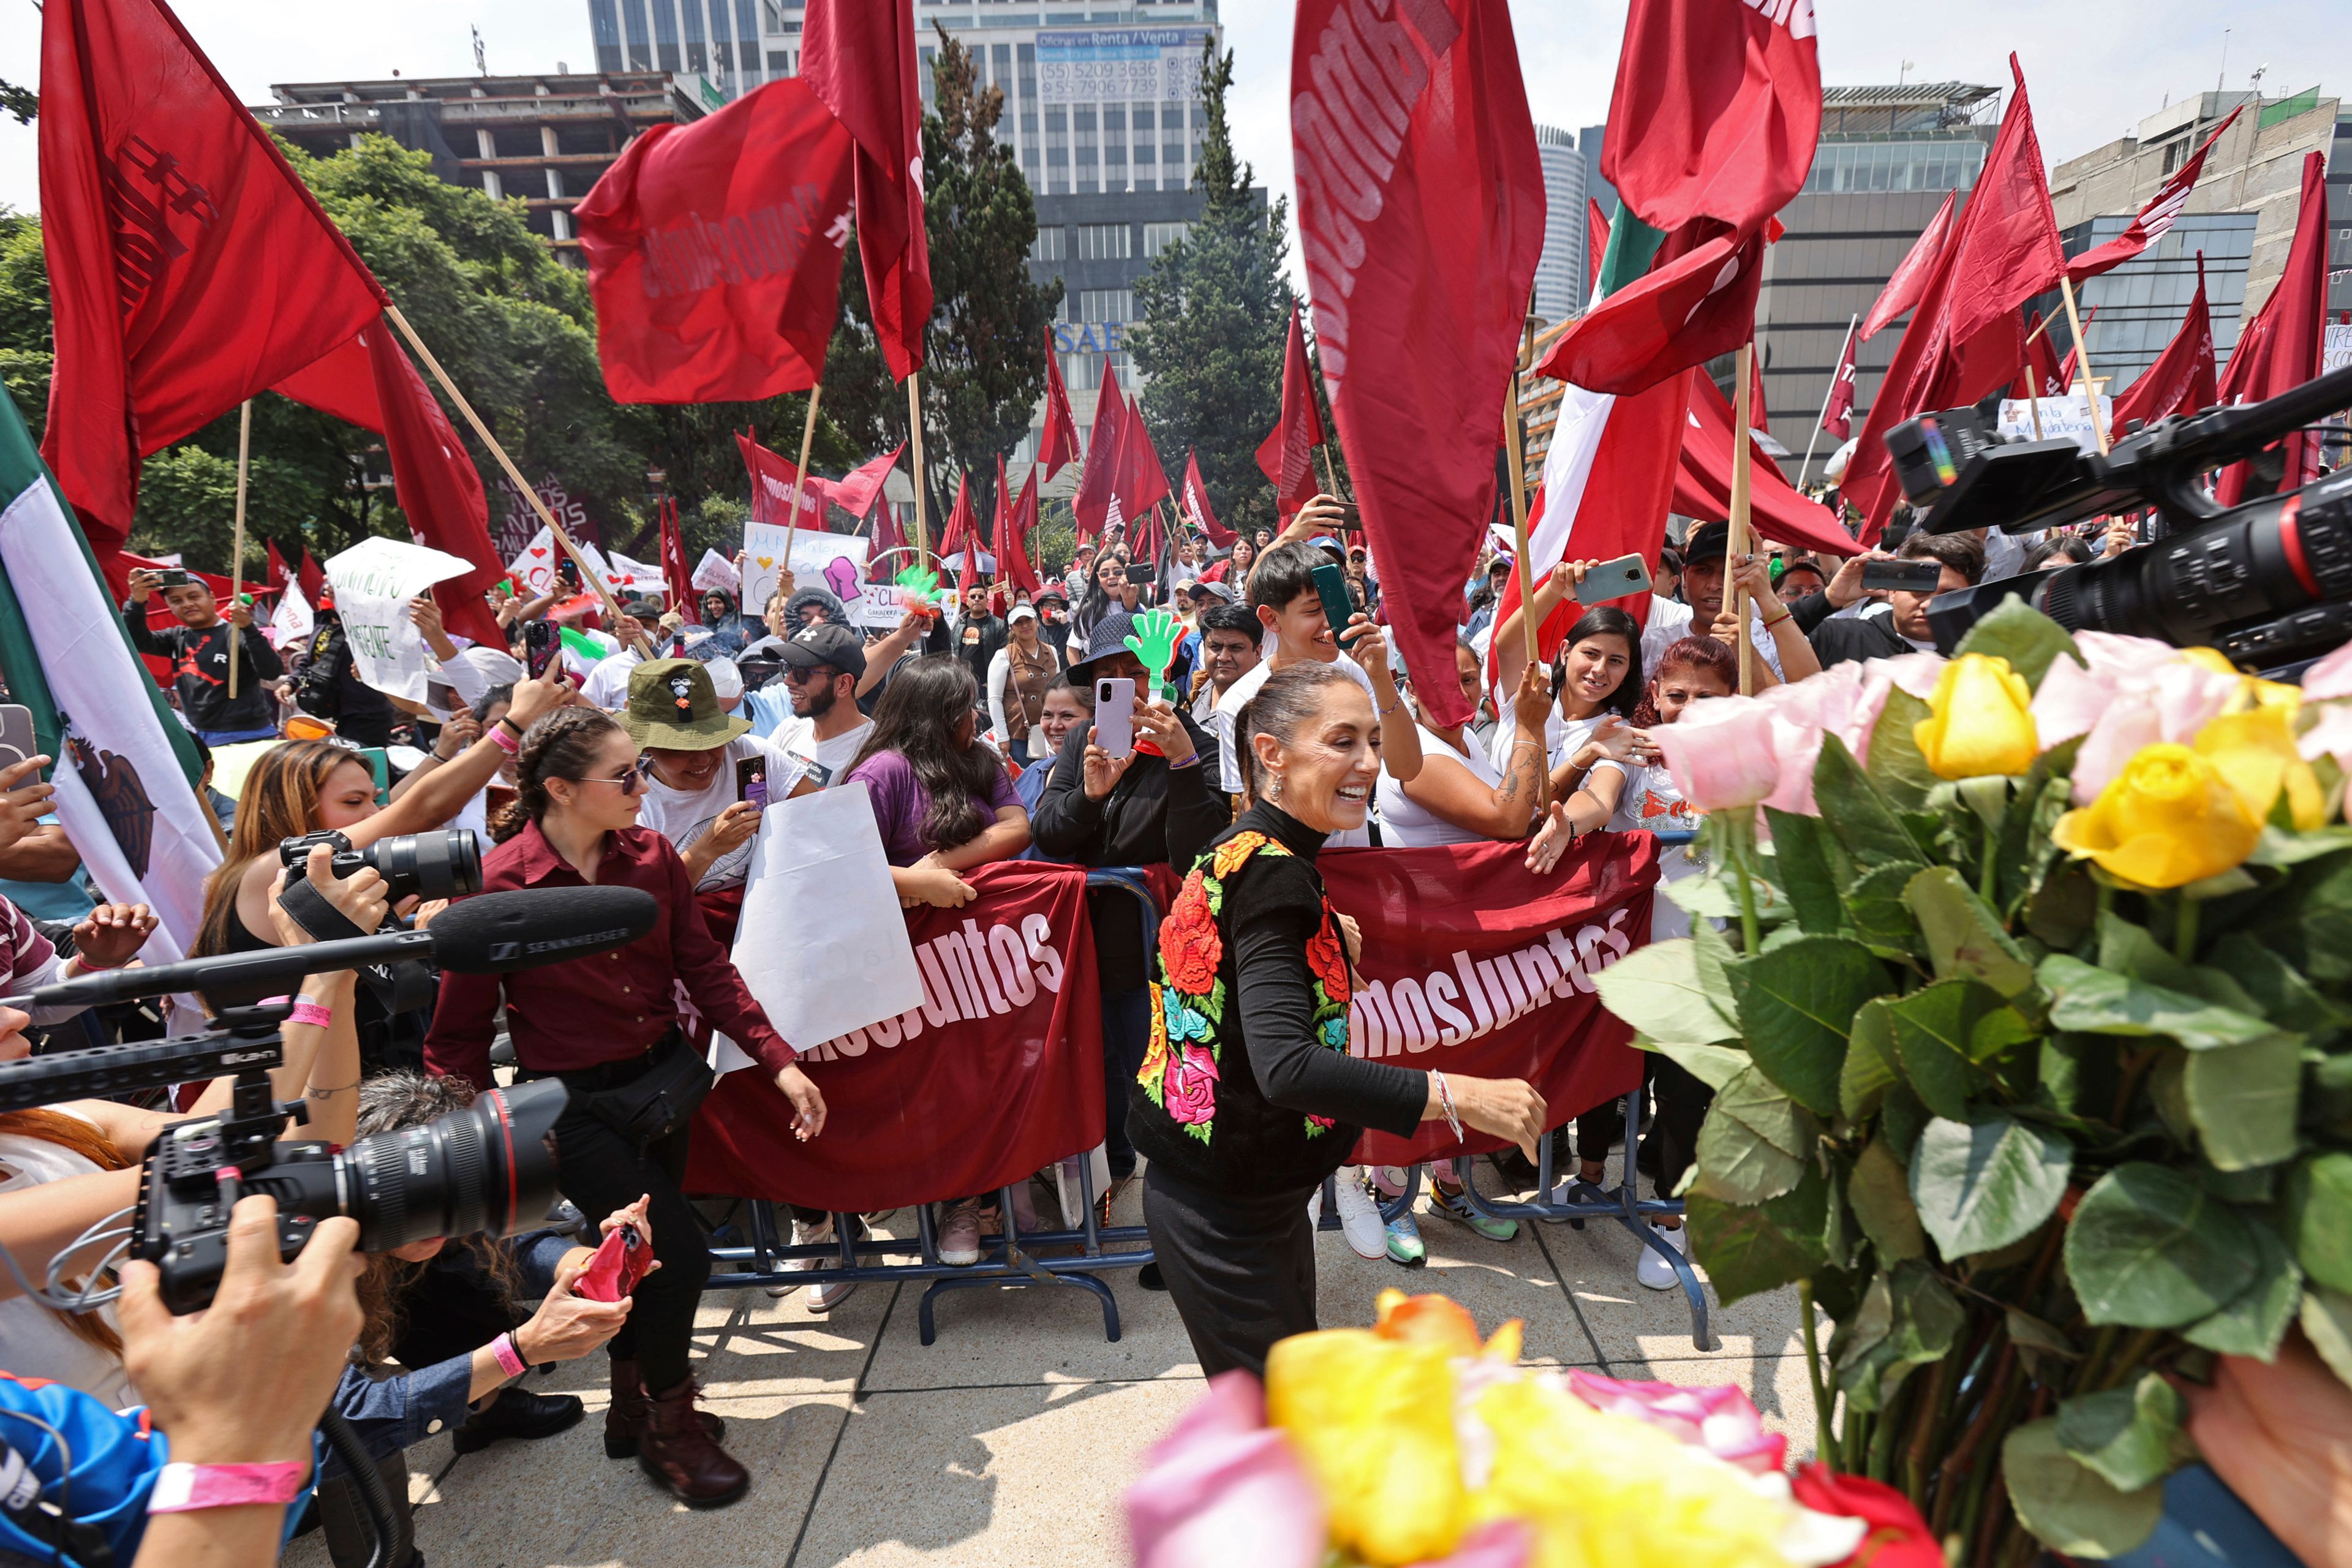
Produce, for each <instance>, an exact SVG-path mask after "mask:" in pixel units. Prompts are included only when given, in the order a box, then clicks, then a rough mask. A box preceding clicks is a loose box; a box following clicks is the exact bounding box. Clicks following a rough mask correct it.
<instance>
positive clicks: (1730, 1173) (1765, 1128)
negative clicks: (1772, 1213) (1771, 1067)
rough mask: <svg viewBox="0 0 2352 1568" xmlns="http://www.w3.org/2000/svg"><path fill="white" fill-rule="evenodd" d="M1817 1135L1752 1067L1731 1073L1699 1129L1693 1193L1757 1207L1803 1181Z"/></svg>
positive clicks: (1810, 1122)
mask: <svg viewBox="0 0 2352 1568" xmlns="http://www.w3.org/2000/svg"><path fill="white" fill-rule="evenodd" d="M1818 1136H1819V1132H1818V1130H1817V1129H1816V1128H1815V1126H1814V1124H1813V1119H1812V1118H1811V1116H1808V1115H1807V1114H1806V1113H1805V1112H1804V1111H1803V1110H1801V1109H1799V1107H1798V1105H1797V1103H1796V1102H1795V1101H1794V1100H1790V1098H1789V1097H1788V1096H1787V1095H1785V1094H1782V1093H1781V1092H1780V1090H1779V1089H1775V1088H1773V1087H1772V1086H1771V1084H1769V1083H1768V1082H1766V1081H1765V1079H1764V1077H1763V1075H1762V1074H1761V1073H1759V1072H1758V1071H1757V1070H1756V1069H1755V1068H1752V1067H1749V1068H1743V1069H1742V1070H1741V1071H1740V1072H1738V1073H1737V1074H1735V1075H1734V1076H1733V1077H1732V1078H1731V1079H1729V1080H1728V1081H1727V1083H1726V1084H1725V1085H1724V1086H1723V1089H1722V1090H1721V1091H1720V1092H1718V1093H1717V1095H1716V1098H1715V1102H1714V1103H1713V1104H1712V1105H1710V1106H1708V1107H1707V1111H1706V1121H1704V1122H1702V1123H1701V1124H1700V1126H1699V1130H1698V1148H1697V1151H1696V1152H1697V1156H1698V1185H1697V1187H1696V1189H1694V1190H1696V1191H1698V1192H1703V1193H1705V1194H1706V1195H1707V1196H1708V1197H1711V1198H1719V1199H1721V1200H1722V1201H1724V1202H1726V1203H1734V1204H1760V1203H1762V1202H1763V1201H1764V1200H1765V1199H1767V1198H1777V1197H1779V1196H1780V1194H1783V1193H1787V1192H1793V1191H1794V1190H1795V1189H1796V1186H1797V1184H1798V1183H1800V1182H1801V1181H1802V1180H1804V1176H1805V1172H1806V1170H1807V1169H1808V1166H1807V1157H1808V1156H1810V1155H1811V1152H1812V1147H1813V1142H1814V1140H1815V1139H1816V1138H1817V1137H1818Z"/></svg>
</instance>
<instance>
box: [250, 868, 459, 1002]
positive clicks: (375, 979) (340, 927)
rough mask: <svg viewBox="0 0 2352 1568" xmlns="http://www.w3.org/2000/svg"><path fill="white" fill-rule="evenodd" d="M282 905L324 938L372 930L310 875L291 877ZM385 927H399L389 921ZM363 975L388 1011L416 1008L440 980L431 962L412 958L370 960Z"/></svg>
mask: <svg viewBox="0 0 2352 1568" xmlns="http://www.w3.org/2000/svg"><path fill="white" fill-rule="evenodd" d="M278 908H279V909H282V910H285V911H286V912H287V913H288V914H289V915H290V916H292V917H293V920H294V923H295V924H296V925H298V926H300V927H301V928H302V929H303V930H304V931H309V932H310V935H311V936H312V937H313V938H315V939H317V940H318V941H320V942H341V941H345V940H348V939H349V938H352V937H355V936H366V935H369V934H370V933H369V932H367V931H362V930H361V929H360V928H359V927H358V926H357V925H356V924H354V923H353V922H352V919H351V917H350V916H348V915H346V914H344V913H343V911H342V910H339V909H337V908H335V906H334V904H333V903H332V902H331V901H330V900H328V898H327V895H326V894H324V893H322V892H320V891H319V889H317V888H315V887H312V886H311V885H310V879H309V878H308V877H304V878H301V879H299V880H295V881H289V883H287V885H286V890H285V891H284V892H282V893H280V894H278ZM384 929H385V930H387V931H391V930H394V929H397V928H396V927H395V926H394V925H393V924H392V923H390V922H387V923H386V925H385V927H384ZM359 974H360V979H361V981H362V984H365V985H366V986H367V988H368V994H370V995H372V996H373V997H374V998H375V1000H376V1002H377V1004H378V1005H381V1006H382V1007H383V1010H384V1011H385V1012H386V1013H388V1014H393V1013H406V1012H413V1011H415V1009H417V1008H419V1007H422V1006H424V1005H425V1004H426V1003H428V1002H430V1001H431V1000H432V999H433V993H434V991H435V989H436V985H437V984H438V982H437V981H436V978H435V976H434V973H433V971H432V969H431V968H430V966H428V965H426V964H424V963H416V962H415V961H413V960H412V961H410V962H408V963H370V964H363V965H362V966H361V968H360V971H359Z"/></svg>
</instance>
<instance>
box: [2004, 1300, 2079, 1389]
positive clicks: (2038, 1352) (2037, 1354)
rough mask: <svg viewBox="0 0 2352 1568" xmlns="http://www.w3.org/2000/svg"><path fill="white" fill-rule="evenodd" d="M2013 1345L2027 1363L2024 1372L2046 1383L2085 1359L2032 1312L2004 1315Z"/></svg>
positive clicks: (2057, 1332) (2010, 1311)
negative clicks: (2069, 1364)
mask: <svg viewBox="0 0 2352 1568" xmlns="http://www.w3.org/2000/svg"><path fill="white" fill-rule="evenodd" d="M2004 1317H2005V1322H2006V1325H2007V1327H2008V1330H2009V1339H2010V1342H2011V1344H2013V1345H2015V1346H2016V1347H2017V1353H2018V1355H2019V1356H2020V1357H2021V1358H2022V1359H2023V1360H2024V1362H2025V1370H2026V1371H2028V1372H2030V1373H2032V1374H2033V1375H2034V1376H2035V1377H2037V1378H2039V1379H2041V1380H2042V1382H2044V1383H2049V1382H2052V1381H2053V1380H2055V1379H2057V1378H2059V1377H2061V1376H2063V1373H2064V1370H2065V1368H2066V1366H2067V1364H2068V1363H2073V1362H2078V1361H2081V1360H2082V1359H2083V1352H2081V1351H2080V1350H2079V1349H2077V1348H2076V1347H2075V1344H2074V1341H2072V1340H2070V1339H2068V1338H2067V1337H2066V1336H2065V1335H2064V1334H2063V1333H2061V1332H2060V1331H2058V1330H2057V1329H2055V1328H2053V1327H2052V1326H2051V1325H2050V1324H2048V1323H2045V1322H2043V1321H2042V1320H2041V1319H2039V1318H2037V1317H2035V1316H2033V1315H2032V1313H2031V1312H2021V1311H2019V1310H2017V1309H2016V1308H2014V1307H2011V1308H2010V1309H2009V1310H2008V1312H2007V1313H2006V1314H2005V1315H2004Z"/></svg>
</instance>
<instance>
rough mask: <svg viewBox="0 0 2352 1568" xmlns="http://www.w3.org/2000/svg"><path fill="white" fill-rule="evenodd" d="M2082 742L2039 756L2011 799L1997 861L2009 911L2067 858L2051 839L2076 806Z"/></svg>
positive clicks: (2003, 904) (2003, 898) (2004, 906)
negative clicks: (2076, 774)
mask: <svg viewBox="0 0 2352 1568" xmlns="http://www.w3.org/2000/svg"><path fill="white" fill-rule="evenodd" d="M2082 745H2083V742H2082V741H2081V740H2080V739H2079V738H2078V739H2076V740H2072V741H2068V742H2063V744H2061V745H2057V746H2053V747H2052V748H2051V749H2050V750H2049V751H2047V752H2042V755H2040V756H2039V757H2036V758H2035V759H2034V760H2033V766H2032V769H2031V770H2030V771H2028V772H2027V773H2026V775H2025V780H2024V782H2023V783H2022V784H2019V785H2018V787H2017V793H2016V794H2015V795H2013V796H2012V797H2011V800H2010V803H2009V811H2008V813H2007V814H2006V815H2005V816H2002V818H2001V822H2000V841H1999V843H1998V845H1997V846H1996V847H1995V849H1994V851H1993V858H1994V861H1995V862H1996V863H1997V864H1998V865H1999V866H2000V906H2001V908H2002V909H2003V910H2014V909H2015V908H2016V907H2017V905H2018V904H2019V902H2020V901H2021V900H2030V899H2031V898H2032V895H2034V894H2036V893H2038V892H2040V891H2041V889H2042V886H2043V882H2044V880H2045V879H2046V878H2047V877H2048V875H2049V868H2051V867H2052V866H2053V865H2056V864H2060V863H2062V862H2063V858H2064V851H2063V850H2061V849H2059V848H2057V847H2055V846H2054V845H2053V844H2052V843H2051V842H2050V830H2051V829H2052V828H2053V826H2056V825H2057V821H2058V818H2060V817H2061V816H2064V815H2065V814H2066V812H2067V811H2068V810H2069V809H2070V808H2071V807H2072V806H2073V805H2074V796H2073V787H2074V781H2073V774H2074V756H2075V753H2076V752H2079V751H2081V750H2082ZM2061 945H2063V946H2069V947H2071V946H2072V945H2074V944H2073V943H2072V942H2067V943H2063V944H2061Z"/></svg>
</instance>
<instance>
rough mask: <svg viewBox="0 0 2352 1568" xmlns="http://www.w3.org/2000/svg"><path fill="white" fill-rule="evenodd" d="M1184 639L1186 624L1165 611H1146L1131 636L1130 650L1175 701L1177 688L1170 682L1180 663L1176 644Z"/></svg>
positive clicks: (1139, 618) (1137, 620)
mask: <svg viewBox="0 0 2352 1568" xmlns="http://www.w3.org/2000/svg"><path fill="white" fill-rule="evenodd" d="M1183 640H1184V623H1183V622H1181V621H1180V620H1178V619H1177V618H1176V617H1175V616H1171V615H1170V614H1169V613H1168V612H1167V611H1165V610H1146V611H1144V612H1143V613H1142V614H1141V615H1139V616H1136V617H1135V629H1134V630H1133V631H1132V632H1129V634H1128V636H1127V648H1128V651H1129V653H1132V654H1133V655H1135V657H1136V658H1139V659H1141V660H1142V661H1143V668H1145V669H1147V670H1149V671H1150V672H1151V678H1152V679H1154V680H1155V681H1157V682H1159V684H1160V690H1161V691H1163V692H1164V693H1166V694H1167V698H1168V700H1169V701H1171V702H1173V701H1175V700H1176V689H1175V688H1174V687H1172V686H1171V685H1169V684H1168V669H1169V667H1170V666H1171V665H1172V664H1174V663H1175V662H1176V645H1177V644H1178V643H1180V642H1181V641H1183Z"/></svg>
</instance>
